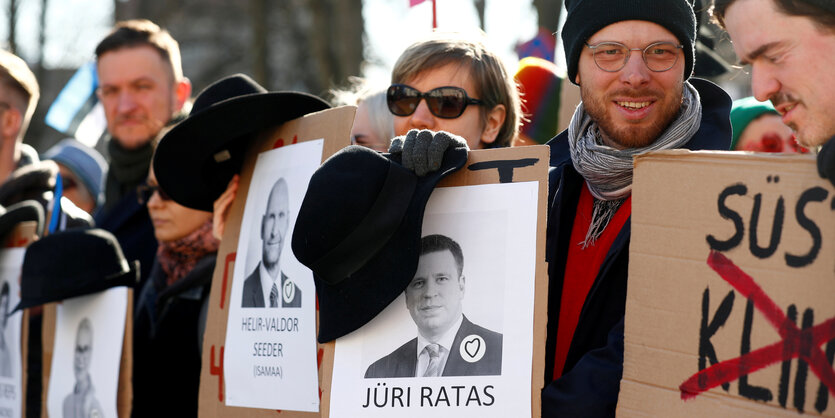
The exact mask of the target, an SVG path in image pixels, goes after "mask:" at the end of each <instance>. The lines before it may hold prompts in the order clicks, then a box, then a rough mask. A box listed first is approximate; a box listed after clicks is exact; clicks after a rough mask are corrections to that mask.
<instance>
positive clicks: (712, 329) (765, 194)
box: [618, 150, 835, 417]
mask: <svg viewBox="0 0 835 418" xmlns="http://www.w3.org/2000/svg"><path fill="white" fill-rule="evenodd" d="M632 193H633V198H632V240H631V246H630V260H629V285H628V294H627V302H626V323H625V343H624V346H625V354H624V373H623V380H622V381H621V389H620V390H621V391H620V397H619V402H618V414H619V415H625V416H637V415H640V416H682V417H683V416H694V415H700V416H755V415H768V416H775V415H784V416H797V415H798V413H805V414H812V415H817V414H821V415H824V416H835V405H833V404H835V372H833V367H832V363H833V356H835V303H833V302H832V301H833V295H835V257H833V254H835V189H833V188H832V186H831V184H829V183H828V182H827V181H826V180H824V179H821V178H820V177H818V175H817V171H816V169H815V161H814V157H813V156H809V155H778V154H746V153H737V152H706V151H703V152H689V151H683V150H676V151H665V152H659V153H653V154H648V155H645V156H641V157H637V158H636V159H635V172H634V183H633V190H632Z"/></svg>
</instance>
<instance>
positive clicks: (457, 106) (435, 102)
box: [386, 84, 483, 119]
mask: <svg viewBox="0 0 835 418" xmlns="http://www.w3.org/2000/svg"><path fill="white" fill-rule="evenodd" d="M420 99H425V100H426V106H428V107H429V111H430V112H432V114H433V115H435V116H437V117H439V118H442V119H455V118H457V117H459V116H461V114H462V113H464V110H466V109H467V105H471V104H472V105H480V104H482V103H483V102H482V101H481V100H478V99H473V98H470V97H468V96H467V91H466V90H464V89H462V88H461V87H452V86H447V87H438V88H436V89H432V90H429V91H427V92H426V93H421V92H420V91H419V90H417V89H415V88H413V87H410V86H407V85H405V84H392V85H391V86H390V87H389V89H388V91H386V102H387V103H388V106H389V111H391V113H392V114H394V115H395V116H409V115H411V114H412V113H415V110H416V109H417V107H418V104H420Z"/></svg>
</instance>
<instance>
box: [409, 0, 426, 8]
mask: <svg viewBox="0 0 835 418" xmlns="http://www.w3.org/2000/svg"><path fill="white" fill-rule="evenodd" d="M425 1H426V0H409V7H415V6H417V5H418V4H421V3H423V2H425Z"/></svg>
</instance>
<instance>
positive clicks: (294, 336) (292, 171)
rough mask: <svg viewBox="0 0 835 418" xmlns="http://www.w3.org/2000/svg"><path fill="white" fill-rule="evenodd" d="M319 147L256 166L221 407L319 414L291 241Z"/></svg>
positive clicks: (312, 298)
mask: <svg viewBox="0 0 835 418" xmlns="http://www.w3.org/2000/svg"><path fill="white" fill-rule="evenodd" d="M323 145H324V140H323V139H318V140H315V141H305V142H301V143H298V144H293V145H289V146H284V147H281V148H277V149H273V150H270V151H266V152H263V153H261V154H259V155H258V159H257V160H256V162H255V169H254V172H253V174H252V182H251V183H250V186H249V193H248V196H247V200H246V204H245V206H244V213H243V218H242V220H241V233H240V236H239V238H238V253H237V254H238V255H237V257H236V260H237V262H236V263H235V269H234V276H233V279H232V293H231V302H230V304H229V306H230V307H229V319H228V321H229V322H228V323H227V327H226V345H225V346H226V351H225V354H224V360H223V361H224V362H223V367H224V369H223V373H224V376H225V379H226V404H227V405H230V406H245V407H252V408H264V409H281V410H292V411H309V412H318V411H319V381H318V370H317V363H316V288H315V285H314V284H313V273H312V272H311V271H310V269H308V268H307V267H305V266H304V265H302V264H301V263H299V261H298V260H296V257H295V255H294V254H293V250H292V248H290V241H291V237H292V236H293V226H294V225H295V223H296V217H297V216H298V212H299V208H300V207H301V203H302V199H303V198H304V195H305V192H306V191H307V185H308V183H309V182H310V177H311V176H313V173H314V172H315V171H316V169H317V168H319V165H320V163H321V161H322V149H323Z"/></svg>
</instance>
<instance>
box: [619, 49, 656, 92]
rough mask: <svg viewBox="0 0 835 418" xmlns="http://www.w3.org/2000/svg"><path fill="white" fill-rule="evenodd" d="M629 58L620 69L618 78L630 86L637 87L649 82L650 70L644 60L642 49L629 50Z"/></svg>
mask: <svg viewBox="0 0 835 418" xmlns="http://www.w3.org/2000/svg"><path fill="white" fill-rule="evenodd" d="M629 53H630V55H629V60H627V61H626V65H624V66H623V68H621V70H620V79H621V81H622V82H623V83H626V84H629V85H631V86H632V87H639V86H643V85H645V84H647V83H649V78H650V70H649V68H647V64H646V63H645V62H644V56H643V51H638V50H632V51H629Z"/></svg>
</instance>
